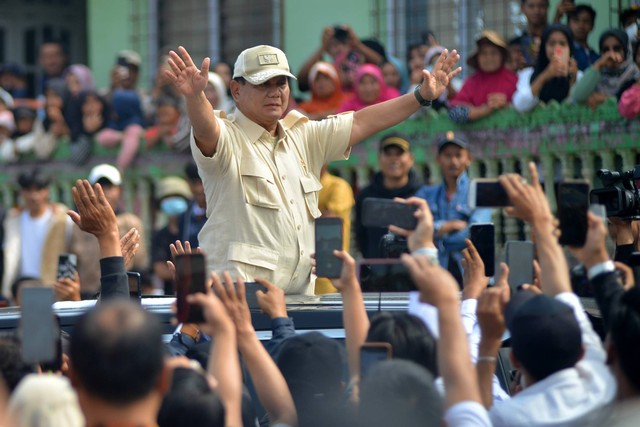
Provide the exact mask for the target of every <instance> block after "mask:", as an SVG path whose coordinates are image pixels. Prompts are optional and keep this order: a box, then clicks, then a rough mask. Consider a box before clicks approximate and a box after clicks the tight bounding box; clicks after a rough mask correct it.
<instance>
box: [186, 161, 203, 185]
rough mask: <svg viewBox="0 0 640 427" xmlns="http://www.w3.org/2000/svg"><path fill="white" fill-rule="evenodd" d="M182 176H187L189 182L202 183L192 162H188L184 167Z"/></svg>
mask: <svg viewBox="0 0 640 427" xmlns="http://www.w3.org/2000/svg"><path fill="white" fill-rule="evenodd" d="M184 174H185V175H186V176H187V179H188V180H189V181H202V178H200V173H198V165H196V164H195V163H194V162H193V161H190V162H189V163H187V164H186V165H185V166H184Z"/></svg>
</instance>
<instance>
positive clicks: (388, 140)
mask: <svg viewBox="0 0 640 427" xmlns="http://www.w3.org/2000/svg"><path fill="white" fill-rule="evenodd" d="M388 147H398V148H400V149H401V150H402V151H405V152H407V151H411V144H410V143H409V141H408V140H407V138H406V137H405V136H404V135H401V134H399V133H392V134H388V135H385V136H383V137H382V139H381V140H380V146H379V147H378V151H383V150H385V149H386V148H388Z"/></svg>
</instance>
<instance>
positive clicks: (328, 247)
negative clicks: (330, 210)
mask: <svg viewBox="0 0 640 427" xmlns="http://www.w3.org/2000/svg"><path fill="white" fill-rule="evenodd" d="M315 231H316V275H317V276H318V277H330V278H336V277H340V273H341V272H342V261H341V260H340V259H339V258H338V257H336V256H335V255H334V254H333V251H334V250H338V251H340V250H342V242H343V240H342V218H318V219H316V223H315Z"/></svg>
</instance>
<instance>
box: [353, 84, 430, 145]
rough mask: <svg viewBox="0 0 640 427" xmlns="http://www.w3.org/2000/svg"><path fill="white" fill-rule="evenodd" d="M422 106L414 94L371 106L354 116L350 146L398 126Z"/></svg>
mask: <svg viewBox="0 0 640 427" xmlns="http://www.w3.org/2000/svg"><path fill="white" fill-rule="evenodd" d="M419 108H420V104H419V103H418V101H417V100H416V97H415V95H414V94H413V93H408V94H406V95H402V96H400V97H398V98H393V99H390V100H388V101H385V102H381V103H379V104H375V105H371V106H369V107H366V108H363V109H362V110H360V111H356V112H355V113H354V114H353V125H352V127H351V138H350V139H349V145H355V144H357V143H358V142H360V141H362V140H363V139H365V138H368V137H370V136H371V135H375V134H376V133H378V132H380V131H382V130H384V129H387V128H389V127H391V126H394V125H397V124H398V123H400V122H402V121H403V120H405V119H407V118H408V117H409V116H411V115H412V114H413V113H415V112H416V111H418V109H419Z"/></svg>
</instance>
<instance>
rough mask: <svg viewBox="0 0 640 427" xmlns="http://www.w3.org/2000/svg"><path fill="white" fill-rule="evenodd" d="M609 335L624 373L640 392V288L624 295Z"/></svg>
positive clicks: (615, 311)
mask: <svg viewBox="0 0 640 427" xmlns="http://www.w3.org/2000/svg"><path fill="white" fill-rule="evenodd" d="M609 333H610V336H611V341H612V343H613V346H614V347H615V349H616V354H617V356H618V361H619V363H620V368H621V369H622V372H623V373H624V375H625V377H626V378H627V379H628V380H629V382H630V383H631V384H632V385H633V387H634V388H635V389H637V390H640V364H638V360H640V346H638V340H640V288H637V287H634V288H631V289H630V290H628V291H627V292H625V293H624V294H623V295H622V297H621V298H620V304H618V306H617V307H616V308H615V309H614V310H613V312H612V316H611V322H610V326H609Z"/></svg>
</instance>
